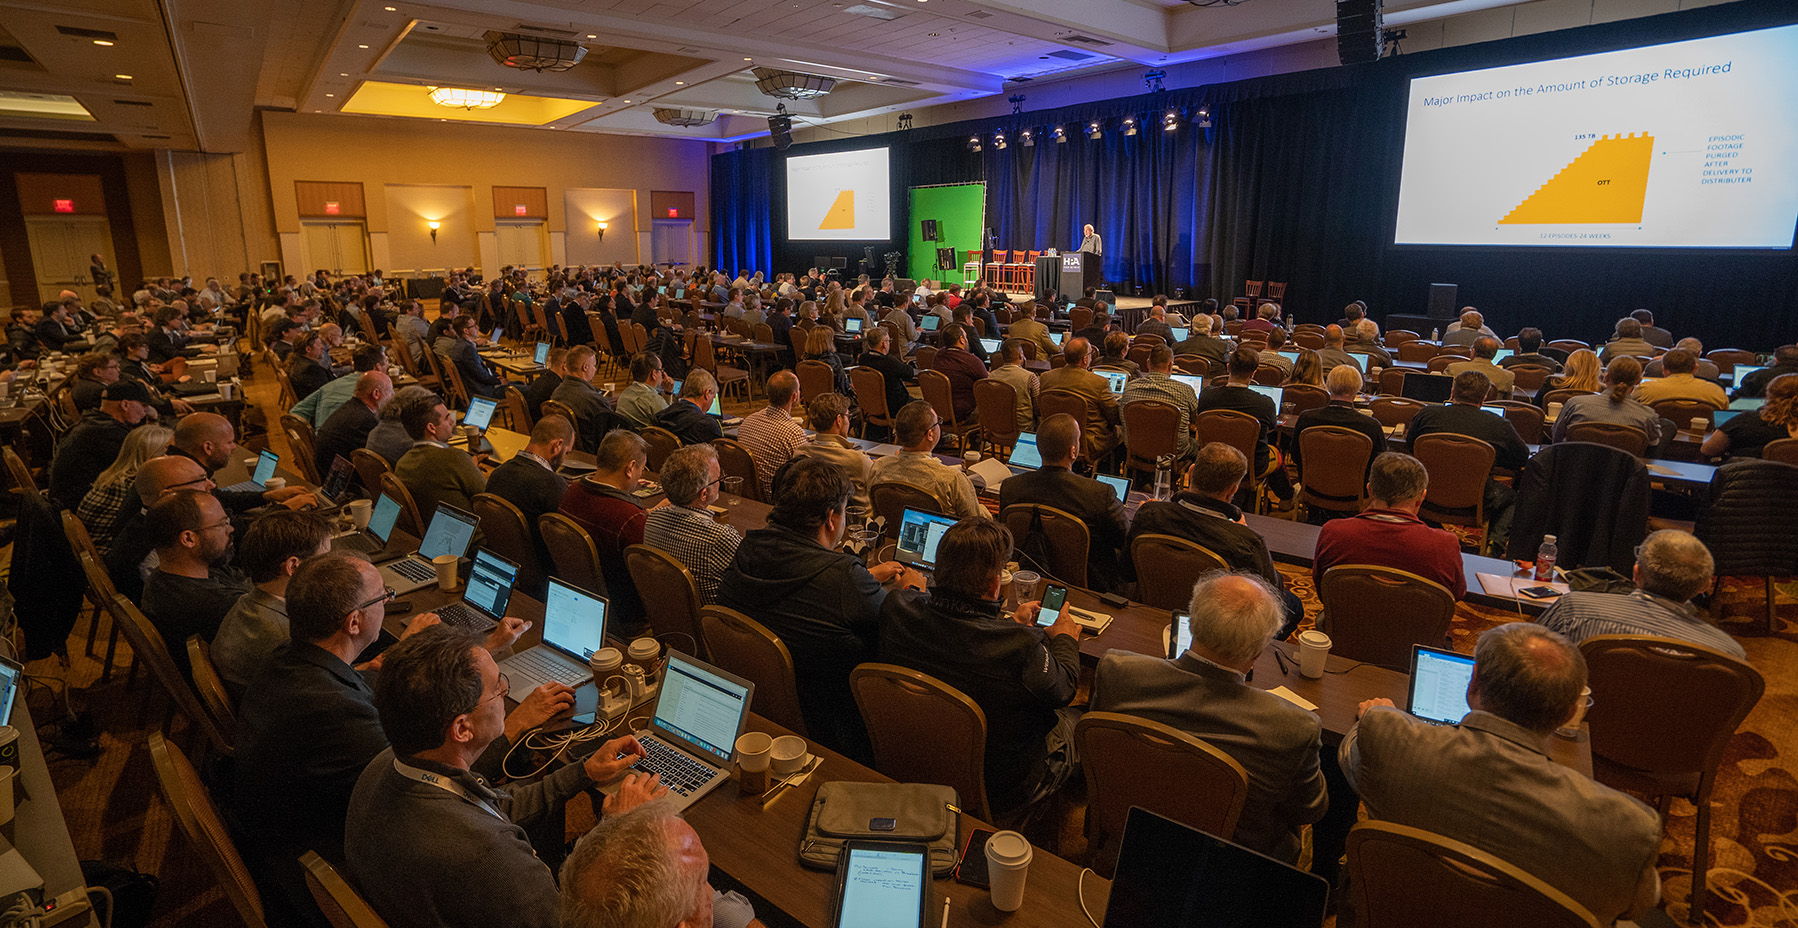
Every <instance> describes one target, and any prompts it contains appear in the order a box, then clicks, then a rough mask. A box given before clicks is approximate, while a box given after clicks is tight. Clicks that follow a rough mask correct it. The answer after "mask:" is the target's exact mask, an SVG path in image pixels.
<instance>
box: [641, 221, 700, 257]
mask: <svg viewBox="0 0 1798 928" xmlns="http://www.w3.org/2000/svg"><path fill="white" fill-rule="evenodd" d="M649 260H650V262H651V263H654V264H672V265H675V266H678V267H688V266H691V265H692V263H693V220H691V219H657V220H655V221H654V222H653V223H652V224H651V225H650V232H649Z"/></svg>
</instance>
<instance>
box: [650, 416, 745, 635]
mask: <svg viewBox="0 0 1798 928" xmlns="http://www.w3.org/2000/svg"><path fill="white" fill-rule="evenodd" d="M718 474H719V470H718V449H716V448H713V447H712V446H711V445H686V446H684V447H681V448H677V449H675V451H674V452H673V453H672V454H670V455H668V459H667V460H665V461H663V462H662V469H661V470H660V471H659V472H657V474H656V476H657V477H659V478H661V481H662V489H663V490H664V491H666V492H667V493H668V502H669V505H667V506H663V507H661V508H658V509H656V510H654V511H652V512H650V514H649V516H648V518H647V519H646V520H645V521H644V523H643V543H644V544H646V545H650V546H652V547H656V548H661V549H662V550H663V551H666V552H668V553H669V554H671V555H673V556H674V559H675V560H677V561H679V562H680V563H681V566H683V567H685V568H687V571H688V572H689V573H691V574H692V575H693V582H694V584H695V585H697V586H698V588H699V601H700V603H701V604H705V603H715V602H717V601H718V578H719V577H720V576H723V574H724V571H725V569H726V568H728V567H730V562H731V558H733V557H735V556H736V553H737V545H738V544H740V543H741V542H742V541H743V536H741V535H738V534H737V533H736V532H735V531H733V530H732V529H730V528H729V527H727V526H724V525H721V524H719V522H718V520H717V519H714V518H712V514H711V513H710V512H708V511H707V510H706V506H708V505H710V504H711V503H714V502H717V500H718Z"/></svg>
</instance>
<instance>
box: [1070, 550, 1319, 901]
mask: <svg viewBox="0 0 1798 928" xmlns="http://www.w3.org/2000/svg"><path fill="white" fill-rule="evenodd" d="M1280 622H1281V614H1280V603H1279V600H1278V598H1276V597H1275V595H1274V591H1273V590H1272V589H1270V588H1269V587H1268V585H1267V584H1266V583H1265V582H1263V581H1262V580H1261V579H1259V578H1257V577H1255V576H1253V575H1250V574H1221V575H1220V574H1213V575H1211V576H1208V577H1206V578H1205V579H1203V580H1200V581H1199V582H1198V583H1197V584H1196V585H1195V586H1194V587H1193V591H1192V605H1191V619H1190V623H1191V628H1192V646H1191V647H1190V648H1188V649H1187V650H1186V651H1185V653H1183V654H1180V655H1179V656H1177V657H1175V658H1174V659H1173V660H1164V659H1162V658H1159V657H1151V656H1149V655H1146V654H1136V653H1132V652H1128V651H1111V652H1109V653H1107V654H1106V655H1105V656H1104V657H1102V658H1100V659H1099V667H1098V670H1097V671H1096V672H1095V674H1094V675H1093V690H1092V706H1091V708H1092V711H1095V712H1121V713H1124V714H1126V715H1134V716H1139V717H1141V718H1144V719H1148V720H1149V721H1153V722H1160V723H1162V724H1164V725H1168V726H1170V727H1172V728H1176V729H1179V730H1180V731H1183V732H1186V733H1187V734H1190V735H1193V736H1195V737H1198V738H1200V739H1203V740H1204V741H1205V742H1206V743H1207V744H1210V745H1211V746H1212V747H1215V748H1217V749H1218V750H1221V751H1223V752H1224V753H1226V754H1228V755H1230V757H1231V758H1233V759H1234V760H1235V761H1236V762H1237V763H1239V764H1241V765H1242V766H1243V769H1244V770H1246V771H1247V772H1248V775H1249V791H1248V796H1247V799H1246V800H1245V801H1244V802H1243V806H1242V815H1241V817H1240V818H1238V819H1237V822H1236V834H1235V836H1234V840H1235V841H1236V842H1237V843H1238V844H1241V845H1243V846H1245V847H1248V848H1250V849H1252V850H1256V851H1260V852H1261V853H1263V854H1267V855H1268V856H1270V857H1274V858H1277V859H1279V860H1283V861H1286V862H1287V863H1297V862H1298V859H1299V848H1300V839H1299V832H1300V830H1301V829H1303V828H1304V826H1306V825H1308V824H1311V823H1313V822H1316V821H1317V820H1319V819H1320V818H1322V817H1323V815H1324V812H1325V810H1326V809H1328V808H1329V806H1330V797H1329V796H1328V795H1327V792H1326V790H1325V786H1324V775H1323V771H1322V769H1321V767H1320V763H1319V754H1318V749H1319V746H1320V745H1321V743H1322V735H1323V729H1322V725H1321V724H1320V723H1319V722H1318V718H1317V716H1315V715H1313V714H1312V713H1310V712H1307V711H1305V710H1304V709H1301V708H1299V707H1298V706H1295V705H1293V704H1292V703H1289V702H1287V701H1286V700H1284V699H1281V698H1280V697H1278V696H1275V695H1273V694H1272V693H1269V692H1267V691H1265V690H1262V689H1260V688H1257V687H1254V686H1250V685H1249V684H1248V682H1247V680H1246V677H1247V674H1248V673H1249V672H1250V671H1251V670H1253V669H1254V667H1255V659H1256V658H1257V657H1259V656H1260V655H1261V652H1262V650H1263V649H1265V648H1266V647H1267V645H1268V642H1269V641H1270V640H1272V638H1273V634H1274V630H1275V629H1276V628H1278V627H1279V626H1280ZM1338 801H1340V802H1345V803H1347V804H1348V806H1349V808H1351V809H1352V808H1353V807H1354V797H1352V796H1343V797H1338ZM1335 863H1336V862H1335V860H1329V861H1327V862H1326V861H1318V864H1319V865H1327V866H1314V867H1313V869H1314V870H1322V871H1324V872H1329V871H1333V869H1334V867H1335Z"/></svg>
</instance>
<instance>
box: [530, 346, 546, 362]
mask: <svg viewBox="0 0 1798 928" xmlns="http://www.w3.org/2000/svg"><path fill="white" fill-rule="evenodd" d="M531 361H532V362H533V363H535V364H536V365H537V366H538V367H542V366H544V365H546V364H548V363H549V342H538V343H537V350H536V352H535V353H533V354H532V355H531Z"/></svg>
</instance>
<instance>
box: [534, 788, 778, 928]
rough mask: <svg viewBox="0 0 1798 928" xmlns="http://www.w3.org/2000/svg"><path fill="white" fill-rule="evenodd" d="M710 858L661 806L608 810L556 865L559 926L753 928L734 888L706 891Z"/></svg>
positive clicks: (744, 902) (747, 909)
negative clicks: (559, 892)
mask: <svg viewBox="0 0 1798 928" xmlns="http://www.w3.org/2000/svg"><path fill="white" fill-rule="evenodd" d="M710 860H711V858H710V857H709V856H708V855H707V854H706V850H705V846H704V845H703V844H701V843H700V842H699V834H698V832H695V831H694V830H693V826H691V825H688V824H687V823H686V822H685V821H683V820H682V819H681V818H680V816H678V815H676V814H675V813H674V811H673V810H672V809H670V808H669V807H668V804H667V803H660V802H650V803H644V804H643V805H641V806H639V807H637V808H636V809H633V810H631V811H630V812H627V813H624V814H620V815H608V816H606V817H605V818H604V819H602V820H601V821H600V823H599V824H598V825H595V826H594V828H593V830H592V831H589V832H587V834H586V835H585V836H583V837H582V838H581V840H580V841H579V842H578V843H576V844H575V846H574V850H573V852H571V853H570V854H569V855H568V860H567V861H566V862H564V863H563V864H562V872H561V875H560V877H559V878H558V879H559V882H560V884H561V887H562V904H561V911H562V921H561V928H761V925H762V923H761V922H759V921H757V920H755V909H754V908H753V907H751V906H750V904H749V900H747V899H745V898H743V896H742V894H741V893H738V892H735V891H734V890H733V891H731V892H719V891H717V890H715V889H713V888H712V884H711V883H710V882H709V881H708V879H709V877H710V869H711V868H710V863H709V862H710Z"/></svg>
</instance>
